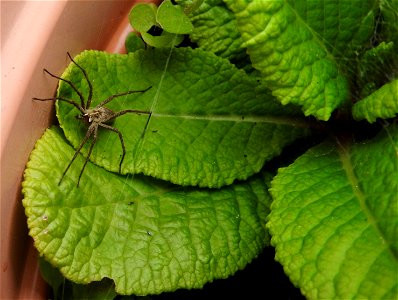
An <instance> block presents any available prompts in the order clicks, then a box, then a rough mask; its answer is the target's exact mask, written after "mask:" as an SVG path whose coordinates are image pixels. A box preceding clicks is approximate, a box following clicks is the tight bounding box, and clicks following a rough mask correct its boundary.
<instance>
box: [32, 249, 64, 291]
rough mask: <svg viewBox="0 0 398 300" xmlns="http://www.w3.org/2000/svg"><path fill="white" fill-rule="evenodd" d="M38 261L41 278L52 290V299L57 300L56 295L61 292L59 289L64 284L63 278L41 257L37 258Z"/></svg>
mask: <svg viewBox="0 0 398 300" xmlns="http://www.w3.org/2000/svg"><path fill="white" fill-rule="evenodd" d="M38 260H39V268H40V274H41V276H42V277H43V279H44V280H45V281H46V282H47V283H48V284H49V285H50V287H51V288H52V290H53V295H54V298H55V299H58V295H59V294H60V292H61V291H60V288H61V286H62V285H63V284H64V283H65V278H64V277H63V276H62V274H61V273H60V272H59V271H58V270H57V269H55V268H54V267H53V266H52V265H51V264H50V263H49V262H47V261H46V260H45V259H44V258H43V257H39V259H38Z"/></svg>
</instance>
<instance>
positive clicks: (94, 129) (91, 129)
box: [58, 125, 96, 186]
mask: <svg viewBox="0 0 398 300" xmlns="http://www.w3.org/2000/svg"><path fill="white" fill-rule="evenodd" d="M94 132H96V128H95V126H93V125H91V126H90V127H89V128H88V130H87V133H86V136H85V137H84V139H83V140H82V141H81V143H80V145H79V147H78V148H77V150H76V152H75V154H74V155H73V157H72V159H71V161H70V162H69V164H68V166H67V167H66V169H65V171H64V173H63V174H62V177H61V179H60V180H59V182H58V185H60V184H61V182H62V180H63V179H64V176H65V174H66V172H68V170H69V168H70V166H71V165H72V163H73V161H74V160H75V159H76V157H77V155H78V154H79V153H80V150H82V148H83V146H84V144H85V143H86V142H87V140H88V139H89V138H90V137H91V135H92V134H93V133H94ZM84 166H85V165H84ZM84 166H83V169H84ZM83 169H82V171H81V172H80V175H79V181H80V177H81V175H82V173H83ZM79 181H78V182H77V186H79Z"/></svg>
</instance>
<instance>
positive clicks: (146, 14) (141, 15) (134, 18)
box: [129, 3, 157, 33]
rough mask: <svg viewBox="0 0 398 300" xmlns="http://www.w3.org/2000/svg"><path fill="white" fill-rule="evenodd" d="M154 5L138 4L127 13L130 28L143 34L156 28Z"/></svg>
mask: <svg viewBox="0 0 398 300" xmlns="http://www.w3.org/2000/svg"><path fill="white" fill-rule="evenodd" d="M156 9H157V7H156V5H155V4H153V3H139V4H137V5H135V6H134V7H133V8H132V9H131V11H130V13H129V21H130V24H131V26H132V27H133V28H134V29H135V30H137V31H138V32H141V33H144V32H147V31H148V30H149V29H151V27H152V26H156V25H157V22H156Z"/></svg>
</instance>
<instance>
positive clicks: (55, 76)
mask: <svg viewBox="0 0 398 300" xmlns="http://www.w3.org/2000/svg"><path fill="white" fill-rule="evenodd" d="M43 70H44V72H46V73H47V74H48V75H50V76H51V77H54V78H56V79H58V80H62V81H64V82H66V83H67V84H69V85H70V87H71V88H72V89H73V90H74V91H75V92H76V93H77V94H78V95H79V98H80V103H81V105H82V107H85V105H84V97H83V94H82V93H81V92H80V91H79V90H78V89H77V87H76V86H75V85H74V84H73V82H72V81H70V80H67V79H64V78H61V77H59V76H57V75H54V74H52V73H50V72H49V71H48V70H47V69H43Z"/></svg>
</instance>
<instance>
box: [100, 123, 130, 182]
mask: <svg viewBox="0 0 398 300" xmlns="http://www.w3.org/2000/svg"><path fill="white" fill-rule="evenodd" d="M98 126H101V127H103V128H105V129H108V130H111V131H113V132H116V133H117V135H118V136H119V140H120V144H121V145H122V158H121V159H120V162H119V173H120V174H121V173H122V163H123V160H124V157H125V155H126V146H125V145H124V141H123V135H122V133H121V132H120V131H119V129H117V128H115V127H112V126H110V125H107V124H104V123H99V124H98Z"/></svg>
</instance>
